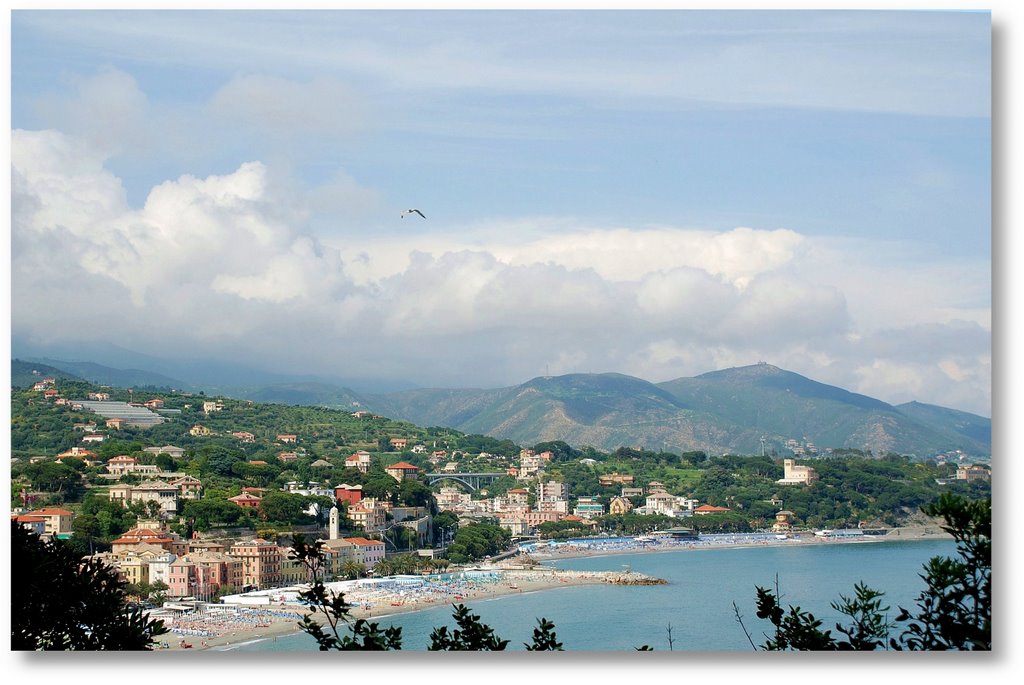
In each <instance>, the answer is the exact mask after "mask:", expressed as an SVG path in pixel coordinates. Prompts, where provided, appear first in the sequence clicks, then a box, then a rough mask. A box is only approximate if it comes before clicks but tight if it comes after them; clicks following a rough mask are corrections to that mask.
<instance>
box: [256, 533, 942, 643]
mask: <svg viewBox="0 0 1024 685" xmlns="http://www.w3.org/2000/svg"><path fill="white" fill-rule="evenodd" d="M955 553H956V548H955V545H954V543H953V542H952V541H949V540H928V541H916V542H876V543H852V544H846V543H836V544H820V545H801V546H793V547H780V546H765V547H757V548H745V549H709V550H699V551H679V552H660V553H651V554H622V555H613V556H605V557H589V558H580V559H566V560H562V561H558V562H554V563H553V564H552V565H554V566H558V567H559V568H570V569H580V570H620V569H622V567H623V565H625V564H628V565H629V566H630V567H631V568H632V569H633V570H634V571H639V572H641V573H647V574H650V575H653V576H657V577H659V578H664V579H665V580H667V581H669V584H668V585H654V586H645V587H623V586H615V585H596V586H579V587H566V588H557V589H554V590H545V591H541V592H534V593H527V594H520V595H510V596H505V597H497V598H494V599H489V600H482V601H476V602H468V603H467V604H468V605H469V607H470V608H471V610H472V611H473V613H476V614H479V615H480V617H481V618H482V619H483V621H484V622H485V623H487V624H488V625H489V626H491V627H492V628H494V631H495V633H496V634H497V635H499V636H500V637H502V638H506V639H508V640H510V641H511V642H510V643H509V647H508V648H509V649H520V650H521V649H523V642H527V641H529V640H530V638H531V635H532V634H533V628H534V627H535V626H536V619H537V618H538V617H541V616H544V617H546V618H547V619H548V620H550V621H552V622H554V624H555V631H556V633H557V635H558V639H559V640H560V641H561V642H562V644H563V645H564V647H565V648H566V649H567V650H573V651H581V650H599V651H608V650H632V649H633V648H635V647H638V646H640V645H644V644H647V645H650V646H651V647H653V648H654V649H656V650H659V651H660V650H667V649H668V647H669V645H668V630H667V628H668V626H669V625H671V626H672V639H673V643H674V645H673V649H675V650H693V651H722V650H744V651H750V650H751V647H750V643H749V642H748V641H747V639H746V637H745V635H744V634H743V631H742V629H741V628H740V626H739V624H738V623H737V622H736V616H735V613H734V611H733V602H735V603H736V605H737V606H738V607H739V610H740V613H741V614H742V616H743V620H744V623H745V624H746V626H747V629H748V630H749V631H750V633H751V634H752V636H753V638H754V640H755V642H756V643H758V644H760V643H761V642H763V641H764V638H763V633H764V632H767V630H768V628H770V627H771V626H770V624H769V623H768V622H767V621H760V620H758V618H757V617H756V615H755V611H756V607H755V590H754V586H755V585H761V586H763V587H774V585H775V576H776V574H778V578H779V587H780V589H781V591H782V594H783V604H784V605H786V604H793V605H796V606H800V607H801V608H803V609H806V610H809V611H811V612H812V613H814V615H815V616H817V617H818V618H820V619H823V621H824V627H826V628H832V629H833V634H835V630H834V624H835V622H836V620H838V618H839V617H838V615H836V613H835V612H834V611H833V610H832V608H831V607H830V606H829V605H830V603H831V602H833V601H835V600H837V599H838V598H839V595H840V594H843V595H846V596H847V597H852V596H853V594H854V593H853V586H854V583H856V582H858V581H864V582H865V583H867V584H868V586H870V587H872V588H874V589H877V590H883V591H885V593H886V594H885V600H886V602H887V603H888V604H889V606H890V607H891V610H890V612H889V613H890V616H895V615H896V613H897V611H898V610H897V606H898V605H903V606H905V607H908V608H909V607H910V606H911V605H912V604H913V599H914V598H915V597H916V595H917V593H918V592H920V591H921V590H922V589H923V587H924V583H923V581H921V579H920V578H919V577H918V574H919V573H921V571H922V565H923V564H924V563H925V562H926V561H927V560H928V559H929V558H931V557H933V556H938V555H942V556H953V555H955ZM380 623H381V624H382V625H396V626H401V627H402V635H403V641H402V644H403V648H404V649H417V650H423V649H426V646H427V645H428V644H429V642H430V633H431V631H432V630H433V629H434V627H436V626H440V625H448V626H450V627H451V628H454V627H455V623H454V621H453V620H452V619H451V607H435V608H433V609H428V610H426V611H421V612H416V613H412V614H401V615H396V616H394V617H391V618H387V617H385V618H382V619H380ZM236 649H237V650H239V651H268V650H278V651H310V650H315V649H316V643H315V642H314V641H313V639H312V638H310V637H309V636H308V635H305V634H302V633H300V634H296V635H290V636H286V637H280V638H278V639H277V640H276V641H269V640H267V641H262V642H255V643H250V644H247V645H239V646H238V647H236Z"/></svg>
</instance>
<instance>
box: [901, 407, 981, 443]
mask: <svg viewBox="0 0 1024 685" xmlns="http://www.w3.org/2000/svg"><path fill="white" fill-rule="evenodd" d="M896 409H897V410H899V411H900V412H901V413H903V414H905V415H907V416H909V417H911V418H913V419H916V420H917V421H918V422H920V423H923V424H925V425H928V426H931V427H932V428H934V429H935V430H937V431H953V433H955V434H956V435H962V436H964V437H968V438H971V439H973V440H977V441H979V442H984V443H986V444H991V442H992V419H986V418H985V417H984V416H978V415H976V414H969V413H967V412H965V411H958V410H956V409H947V408H946V407H939V406H936V405H934V404H924V403H922V402H907V403H906V404H898V405H896Z"/></svg>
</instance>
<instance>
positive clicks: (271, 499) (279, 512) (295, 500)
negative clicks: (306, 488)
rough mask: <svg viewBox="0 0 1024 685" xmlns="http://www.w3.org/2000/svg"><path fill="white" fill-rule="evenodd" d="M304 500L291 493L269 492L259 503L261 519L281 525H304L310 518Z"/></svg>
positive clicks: (302, 497)
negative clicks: (277, 522)
mask: <svg viewBox="0 0 1024 685" xmlns="http://www.w3.org/2000/svg"><path fill="white" fill-rule="evenodd" d="M307 506H308V505H307V503H306V498H305V497H304V496H302V495H297V494H295V493H293V492H270V493H267V495H266V497H264V498H263V500H262V501H261V502H260V505H259V509H260V514H262V516H263V518H265V519H266V520H268V521H279V522H281V523H306V522H308V521H309V520H310V518H311V517H310V516H309V515H308V514H307V513H306V507H307Z"/></svg>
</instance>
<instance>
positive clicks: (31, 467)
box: [20, 460, 84, 501]
mask: <svg viewBox="0 0 1024 685" xmlns="http://www.w3.org/2000/svg"><path fill="white" fill-rule="evenodd" d="M70 461H73V462H78V460H70ZM79 464H80V462H79ZM20 475H23V476H25V477H26V478H28V479H29V481H30V482H31V483H32V489H33V490H42V491H43V492H52V493H56V494H58V495H60V496H61V497H62V498H63V499H65V500H70V501H74V500H76V499H77V498H78V495H79V493H81V492H82V491H83V488H84V486H83V484H82V475H81V473H79V470H78V469H76V468H74V467H73V466H70V465H69V464H58V463H57V462H55V461H43V462H40V463H38V464H26V465H25V466H24V467H23V468H22V469H21V470H20Z"/></svg>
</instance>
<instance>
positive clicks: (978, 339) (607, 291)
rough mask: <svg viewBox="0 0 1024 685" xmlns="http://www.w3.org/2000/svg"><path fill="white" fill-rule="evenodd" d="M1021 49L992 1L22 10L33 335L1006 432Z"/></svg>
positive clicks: (23, 310)
mask: <svg viewBox="0 0 1024 685" xmlns="http://www.w3.org/2000/svg"><path fill="white" fill-rule="evenodd" d="M991 52H992V42H991V17H990V15H989V14H988V13H987V12H920V11H909V12H897V11H885V12H873V11H854V12H846V11H827V12H810V11H801V12H796V11H778V12H769V11H757V12H744V11H732V12H720V11H692V10H690V11H686V10H672V11H625V10H618V11H543V12H540V11H526V12H502V11H454V10H452V11H438V10H435V11H353V10H347V11H311V10H307V11H274V12H260V11H169V12H168V11H154V10H148V11H135V12H123V11H104V12H101V11H67V10H58V11H32V10H15V11H14V12H13V13H12V15H11V126H12V129H13V131H12V138H11V163H12V166H11V187H12V195H11V336H12V349H13V350H15V351H18V350H21V351H31V350H45V349H46V346H48V345H51V346H52V345H55V344H64V345H67V346H78V348H79V349H81V350H88V349H90V346H91V345H99V344H114V345H117V346H118V347H121V348H124V349H127V350H132V351H137V352H144V353H146V354H150V355H154V356H160V357H167V358H196V359H210V360H223V361H229V362H232V363H240V364H245V365H249V366H252V367H253V368H258V369H265V370H271V371H275V372H277V373H283V374H320V375H329V376H332V377H336V378H339V379H343V380H352V381H358V380H360V379H377V380H388V381H394V382H402V383H408V384H412V385H419V386H433V387H497V386H505V385H513V384H517V383H521V382H525V381H527V380H529V379H531V378H533V377H536V376H540V375H556V374H564V373H584V372H593V373H598V372H618V373H625V374H630V375H633V376H637V377H640V378H644V379H647V380H650V381H654V382H660V381H666V380H671V379H674V378H678V377H681V376H693V375H697V374H700V373H705V372H708V371H713V370H716V369H721V368H727V367H732V366H742V365H746V364H752V363H756V362H758V361H767V362H769V363H771V364H775V365H776V366H779V367H782V368H785V369H788V370H791V371H795V372H797V373H801V374H803V375H806V376H808V377H810V378H813V379H815V380H818V381H821V382H825V383H830V384H834V385H839V386H841V387H844V388H847V389H849V390H852V391H855V392H860V393H864V394H867V395H871V396H873V397H877V398H879V399H882V400H884V401H887V402H892V403H901V402H906V401H910V400H918V401H922V402H928V403H932V404H939V405H942V406H947V407H953V408H956V409H962V410H965V411H970V412H974V413H977V414H982V415H985V416H991V412H992V381H991V377H992V239H991V236H992V204H991V195H992V174H991V167H992V152H991V133H992V116H991V115H992V113H991V101H992V84H991V72H992V65H991ZM410 208H417V209H420V210H421V211H422V212H423V214H424V215H425V216H426V218H425V219H422V218H420V217H418V216H405V217H402V216H401V212H402V211H403V210H406V209H410Z"/></svg>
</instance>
